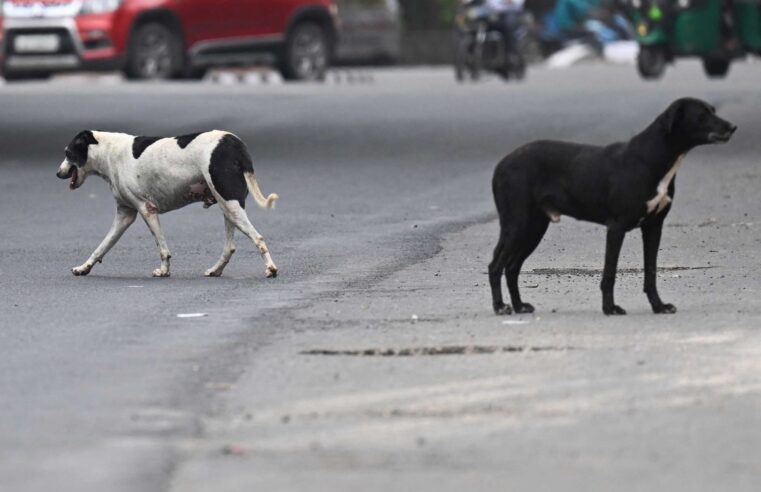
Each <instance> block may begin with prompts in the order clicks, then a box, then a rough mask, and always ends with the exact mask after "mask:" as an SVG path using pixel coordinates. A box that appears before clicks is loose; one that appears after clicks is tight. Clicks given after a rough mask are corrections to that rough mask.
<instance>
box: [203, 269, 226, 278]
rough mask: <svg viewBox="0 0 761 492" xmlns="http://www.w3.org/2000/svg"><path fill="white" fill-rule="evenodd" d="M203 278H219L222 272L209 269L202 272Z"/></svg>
mask: <svg viewBox="0 0 761 492" xmlns="http://www.w3.org/2000/svg"><path fill="white" fill-rule="evenodd" d="M203 274H204V276H205V277H221V276H222V270H220V269H219V268H209V269H208V270H206V271H205V272H203Z"/></svg>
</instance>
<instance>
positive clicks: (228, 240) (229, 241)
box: [204, 217, 235, 277]
mask: <svg viewBox="0 0 761 492" xmlns="http://www.w3.org/2000/svg"><path fill="white" fill-rule="evenodd" d="M234 236H235V224H233V223H232V222H230V219H228V218H227V217H225V249H224V250H223V251H222V256H221V257H220V258H219V261H217V263H216V264H215V265H214V266H213V267H211V268H209V269H208V270H206V273H204V275H206V276H207V277H219V276H221V275H222V271H223V270H224V269H225V267H226V266H227V264H228V263H229V262H230V258H231V257H232V256H233V253H235V243H234V242H233V238H234Z"/></svg>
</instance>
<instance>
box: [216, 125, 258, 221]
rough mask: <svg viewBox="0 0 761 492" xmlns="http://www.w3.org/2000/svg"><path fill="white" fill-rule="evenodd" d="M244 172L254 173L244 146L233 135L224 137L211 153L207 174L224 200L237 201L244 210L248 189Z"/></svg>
mask: <svg viewBox="0 0 761 492" xmlns="http://www.w3.org/2000/svg"><path fill="white" fill-rule="evenodd" d="M244 172H250V173H253V172H254V164H253V161H252V160H251V156H250V155H249V153H248V149H247V148H246V144H244V143H243V142H242V141H241V140H240V139H239V138H237V137H235V136H233V135H225V136H224V137H222V139H221V140H220V141H219V143H218V144H217V147H216V148H215V149H214V151H213V152H212V153H211V162H210V163H209V174H210V175H211V181H212V183H213V184H214V188H216V189H217V192H219V194H220V195H221V196H222V198H224V199H225V200H238V203H240V206H241V207H243V208H246V197H247V196H248V187H247V186H246V180H245V179H244V177H243V173H244Z"/></svg>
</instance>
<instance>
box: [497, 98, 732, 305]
mask: <svg viewBox="0 0 761 492" xmlns="http://www.w3.org/2000/svg"><path fill="white" fill-rule="evenodd" d="M735 130H737V127H736V126H735V125H733V124H732V123H729V122H728V121H725V120H723V119H721V118H719V117H718V116H716V109H715V108H714V107H713V106H711V105H709V104H707V103H705V102H703V101H700V100H697V99H687V98H685V99H679V100H677V101H675V102H674V103H673V104H671V106H669V108H668V109H667V110H666V111H665V112H664V113H662V114H661V115H660V116H658V117H657V118H656V119H655V121H654V122H653V123H652V124H651V125H650V126H648V127H647V128H646V129H645V130H644V131H643V132H642V133H640V134H639V135H637V136H635V137H634V138H632V139H631V140H630V141H629V142H626V143H616V144H612V145H608V146H606V147H596V146H591V145H580V144H574V143H565V142H557V141H546V140H545V141H538V142H533V143H530V144H528V145H525V146H523V147H521V148H519V149H517V150H516V151H514V152H513V153H511V154H510V155H508V156H507V157H505V158H504V159H503V160H502V162H500V163H499V165H498V166H497V169H496V170H495V172H494V179H493V181H492V189H493V191H494V200H495V202H496V204H497V211H498V212H499V222H500V229H501V230H500V238H499V242H498V243H497V247H496V248H495V250H494V259H493V260H492V262H491V264H489V282H490V284H491V291H492V301H493V306H494V311H495V312H496V313H497V314H510V313H511V312H512V310H511V309H510V306H506V305H505V304H504V302H503V301H502V288H501V285H500V284H501V280H502V273H503V272H504V273H505V276H506V277H507V287H508V290H509V291H510V298H511V300H512V303H513V309H515V312H516V313H531V312H533V311H534V308H533V306H531V305H530V304H527V303H525V302H523V301H522V300H521V296H520V293H519V291H518V274H519V273H520V270H521V266H522V265H523V262H524V261H525V260H526V258H528V257H529V255H530V254H531V253H532V252H533V251H534V249H536V247H537V245H538V244H539V241H541V239H542V236H544V233H545V232H546V231H547V226H548V225H549V223H550V221H552V222H558V221H559V220H560V216H561V215H568V216H570V217H573V218H575V219H578V220H586V221H590V222H595V223H597V224H602V225H605V226H606V227H607V228H608V235H607V243H606V247H605V269H604V270H603V275H602V283H601V286H600V287H601V289H602V310H603V312H604V313H605V314H626V311H624V310H623V309H622V308H620V307H619V306H616V304H615V303H614V301H613V286H614V284H615V281H616V268H617V264H618V255H619V252H620V251H621V245H622V244H623V241H624V235H625V234H626V233H627V232H628V231H630V230H632V229H634V228H635V227H640V228H641V229H642V239H643V243H644V250H645V293H646V294H647V298H648V300H649V301H650V305H651V306H652V308H653V312H655V313H675V312H676V308H675V307H674V306H673V305H671V304H664V303H663V301H661V298H660V296H658V290H657V289H656V286H655V277H656V269H657V267H656V262H657V256H658V247H659V245H660V241H661V229H662V228H663V220H664V219H665V218H666V215H667V214H668V212H669V210H670V208H671V200H672V198H673V196H674V176H675V175H676V172H677V170H678V169H679V165H680V164H681V162H682V159H683V158H684V155H685V154H686V153H687V152H688V151H689V150H690V149H692V148H694V147H696V146H698V145H704V144H712V143H719V142H727V141H729V139H730V137H731V136H732V134H733V133H734V132H735Z"/></svg>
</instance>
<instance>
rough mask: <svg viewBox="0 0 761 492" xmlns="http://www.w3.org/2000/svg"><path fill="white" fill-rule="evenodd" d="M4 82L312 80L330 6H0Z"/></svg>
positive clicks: (194, 0)
mask: <svg viewBox="0 0 761 492" xmlns="http://www.w3.org/2000/svg"><path fill="white" fill-rule="evenodd" d="M0 6H2V18H0V27H1V28H2V31H0V32H1V33H2V35H1V36H0V47H1V48H2V49H1V50H0V71H1V72H2V73H3V75H4V77H5V78H6V80H20V79H28V78H43V77H47V76H49V75H50V74H52V73H57V72H62V71H69V70H101V69H102V70H113V69H119V70H123V71H124V73H125V75H126V76H127V77H128V78H130V79H168V78H200V77H202V76H203V74H204V73H205V72H206V70H207V69H208V68H210V67H212V66H229V65H239V66H240V65H251V64H261V63H268V64H272V65H274V66H276V67H277V68H278V69H279V70H280V72H281V73H282V74H283V76H284V77H285V78H286V79H290V80H321V79H322V78H324V76H325V71H326V69H327V67H328V64H329V62H330V59H331V57H332V54H333V51H334V48H335V45H336V42H337V38H338V21H337V9H336V6H335V4H334V2H333V1H332V0H0Z"/></svg>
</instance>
